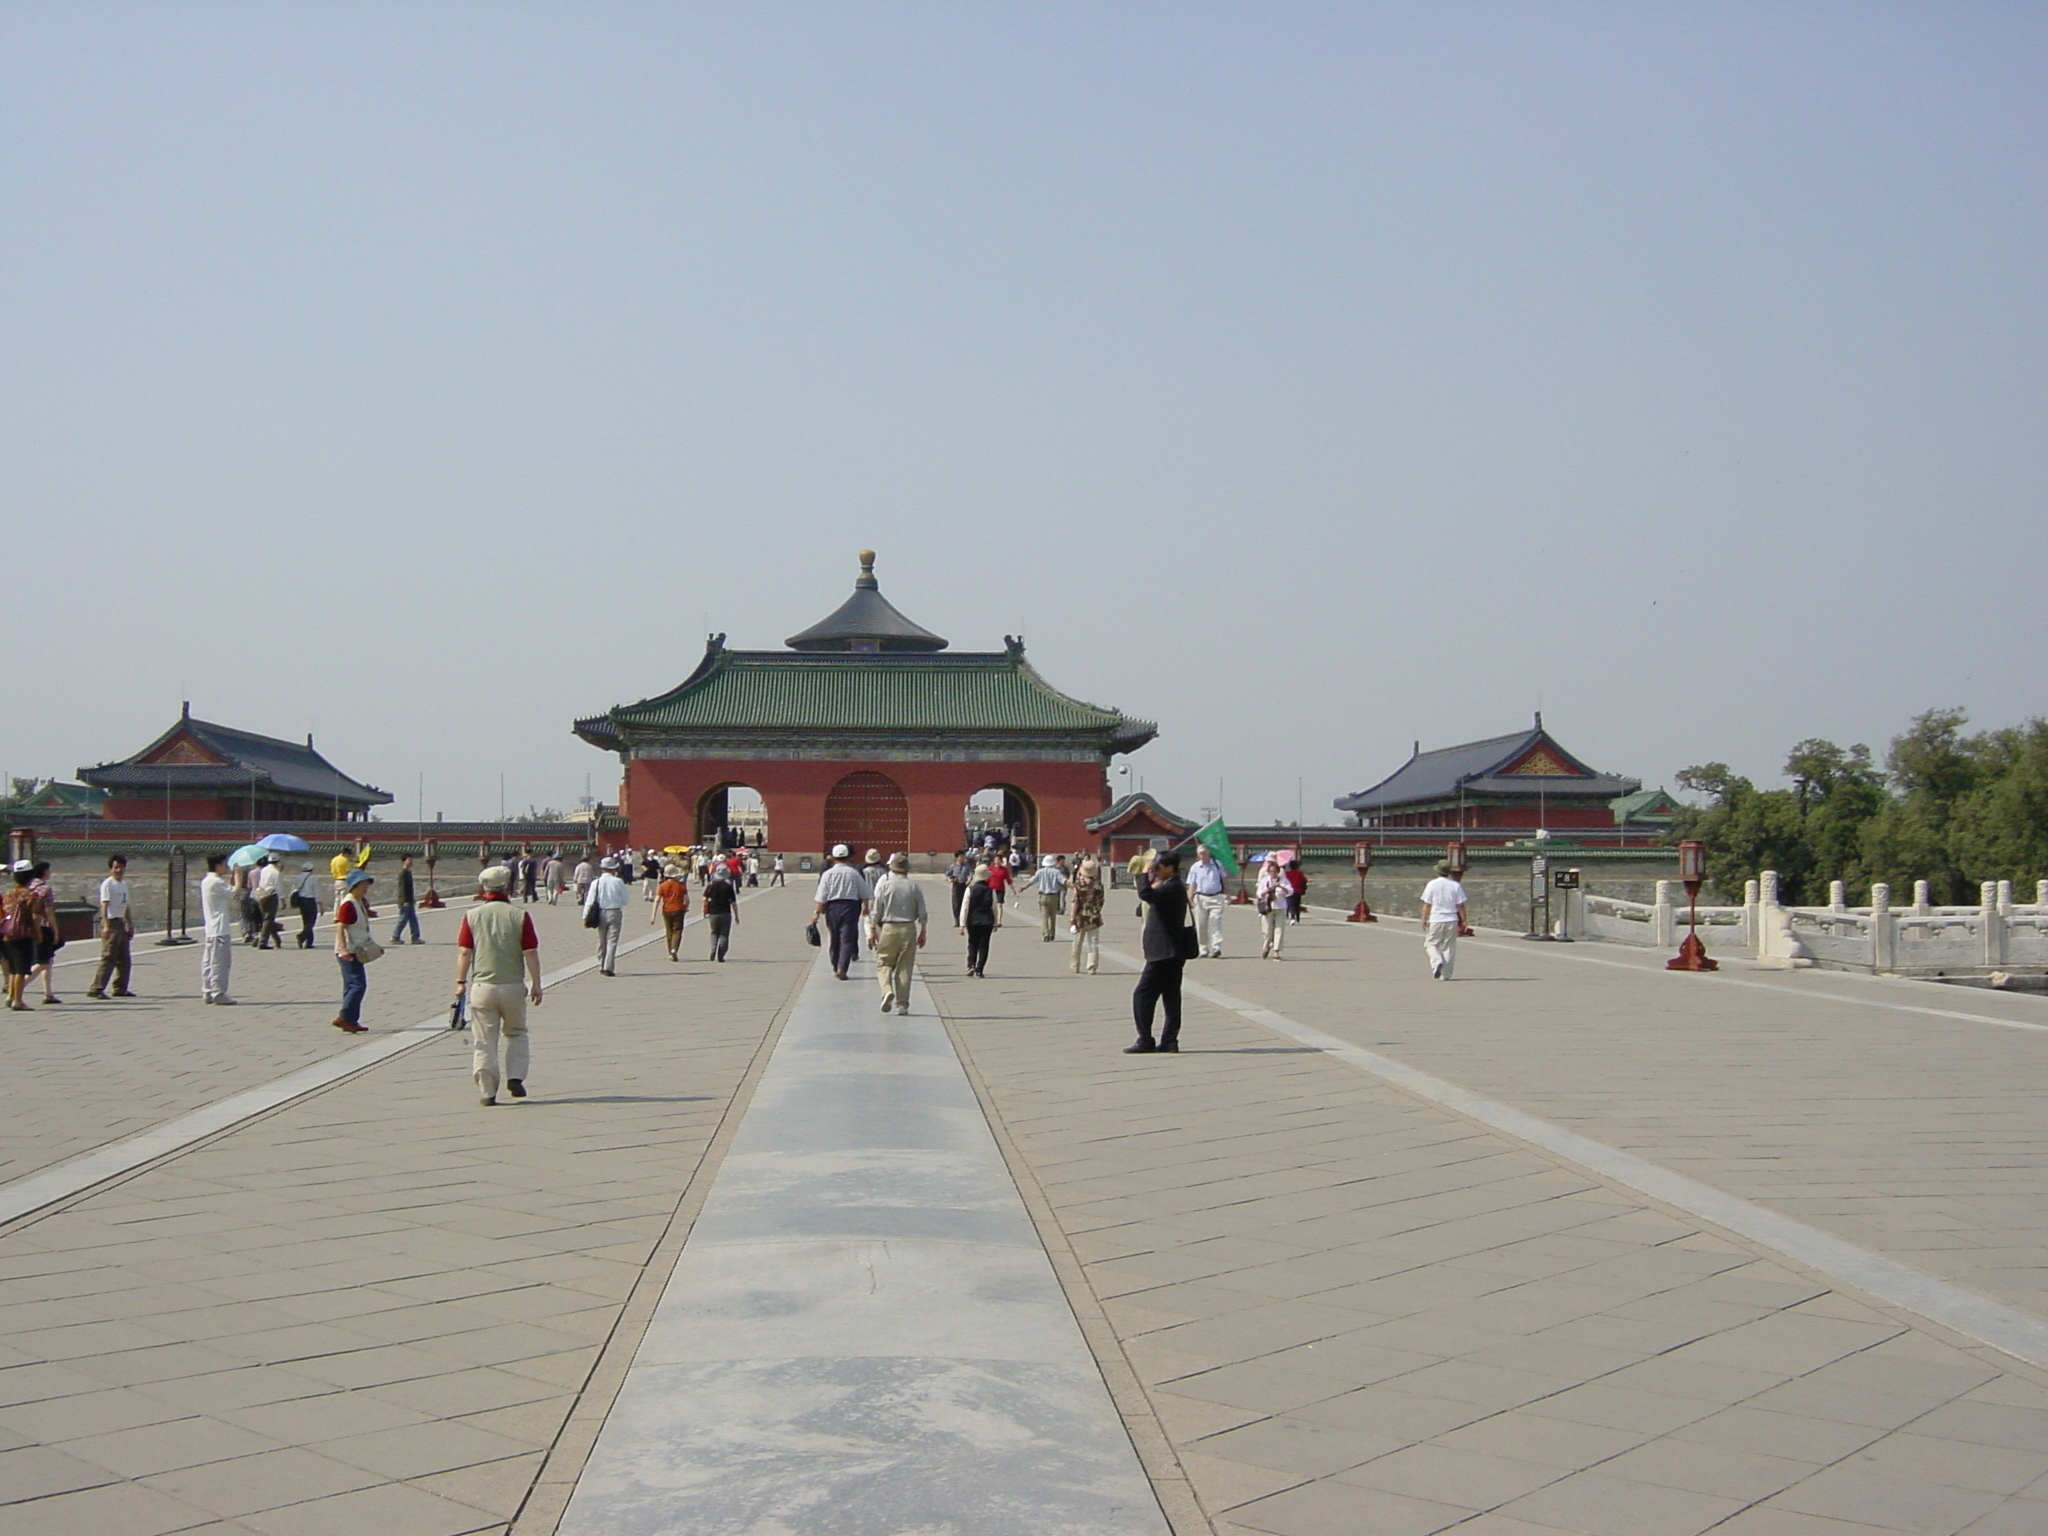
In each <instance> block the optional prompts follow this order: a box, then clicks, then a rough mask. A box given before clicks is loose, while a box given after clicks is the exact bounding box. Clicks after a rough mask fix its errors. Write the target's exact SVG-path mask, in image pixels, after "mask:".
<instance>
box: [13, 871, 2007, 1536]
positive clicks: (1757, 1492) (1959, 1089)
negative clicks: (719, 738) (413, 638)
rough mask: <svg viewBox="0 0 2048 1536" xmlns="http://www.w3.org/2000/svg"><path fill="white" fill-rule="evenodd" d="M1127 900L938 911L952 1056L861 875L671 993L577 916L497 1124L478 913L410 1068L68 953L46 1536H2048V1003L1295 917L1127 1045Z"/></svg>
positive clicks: (34, 1090)
mask: <svg viewBox="0 0 2048 1536" xmlns="http://www.w3.org/2000/svg"><path fill="white" fill-rule="evenodd" d="M933 894H934V896H935V898H938V899H943V888H942V887H936V886H935V887H934V889H933ZM1109 906H1110V912H1109V917H1110V927H1109V929H1108V931H1107V933H1106V936H1105V949H1106V953H1105V958H1104V974H1101V975H1098V976H1093V977H1090V976H1075V975H1073V974H1071V973H1069V971H1068V970H1067V968H1066V958H1067V950H1066V946H1065V945H1064V944H1046V943H1042V942H1041V941H1040V939H1039V937H1038V933H1037V925H1036V923H1035V922H1034V921H1032V920H1030V919H1029V918H1028V917H1025V916H1024V915H1023V912H1022V909H1021V908H1018V909H1015V910H1016V912H1017V914H1018V915H1017V917H1016V918H1015V919H1013V922H1012V924H1011V925H1010V926H1008V927H1006V928H1005V929H1004V930H1003V931H1002V932H1000V933H999V934H998V935H997V936H996V941H995V947H994V954H993V957H992V961H991V964H990V974H989V977H988V979H987V980H971V979H969V978H967V977H966V976H965V975H964V970H963V966H962V963H961V953H960V949H961V946H960V943H959V941H957V940H956V939H955V937H954V936H953V935H952V934H951V933H950V931H946V930H940V931H938V932H937V933H935V935H934V939H933V945H932V948H931V949H930V950H928V951H927V952H926V955H925V957H924V964H923V967H922V985H921V986H920V988H919V991H918V995H917V999H916V1001H917V1005H918V1009H919V1011H918V1012H916V1013H914V1014H913V1015H912V1017H910V1018H909V1019H898V1018H896V1017H894V1016H885V1015H882V1014H880V1013H879V1012H878V1011H876V1009H875V997H876V994H875V989H874V986H873V983H872V981H871V980H870V979H869V973H868V972H867V969H866V967H865V966H863V967H861V968H860V969H858V970H857V971H856V975H855V979H854V980H853V981H850V982H847V983H843V984H842V983H837V982H835V981H834V980H833V979H832V978H831V975H830V973H829V971H827V970H825V969H824V968H823V967H822V966H821V964H820V963H819V960H818V958H817V954H818V952H817V951H815V950H812V949H810V948H808V947H807V946H806V945H805V944H804V943H803V942H802V937H801V933H800V928H801V925H802V921H803V919H804V917H805V915H806V914H807V912H808V908H809V902H808V895H807V892H806V891H805V890H803V889H800V888H792V889H790V890H788V891H763V892H760V893H757V894H750V899H749V901H748V902H747V904H746V905H745V907H744V908H743V914H742V918H741V921H740V924H739V927H738V932H737V939H736V942H735V946H734V959H733V960H732V961H731V962H730V963H729V964H725V965H711V964H708V963H707V962H706V961H705V959H704V953H705V948H706V943H705V940H704V937H703V935H702V933H701V931H700V930H698V929H697V928H696V927H695V926H694V925H693V926H692V929H691V932H690V935H689V939H688V942H687V946H686V951H685V958H684V960H683V962H682V963H680V964H670V963H669V962H668V961H667V959H666V957H665V956H664V954H663V953H662V950H661V948H660V946H659V944H657V943H652V942H646V943H642V944H641V945H640V947H638V948H635V949H634V950H633V951H632V952H631V953H630V954H629V955H628V956H627V957H626V958H625V959H624V960H623V961H622V964H621V967H620V974H619V975H618V977H616V978H613V979H607V978H603V977H601V976H598V975H596V974H595V973H594V972H593V971H591V970H590V969H589V968H588V966H587V964H586V961H587V951H588V944H587V942H586V940H587V938H588V935H587V934H586V933H585V932H584V930H583V929H582V928H581V927H580V925H579V924H578V921H577V917H576V914H575V913H574V912H573V911H571V910H570V909H568V908H566V907H562V908H555V909H549V908H546V907H541V908H538V909H536V912H537V920H538V922H539V925H540V927H541V931H542V938H543V959H544V967H545V968H546V969H547V970H548V971H549V972H550V973H551V974H553V975H554V976H555V980H554V981H553V982H552V983H551V989H550V993H549V996H548V1000H547V1002H546V1004H545V1005H544V1006H543V1007H542V1008H541V1009H539V1010H538V1011H537V1012H536V1014H535V1015H534V1026H535V1056H534V1067H533V1075H532V1078H531V1086H532V1089H533V1097H531V1098H530V1099H528V1100H526V1101H525V1102H522V1103H501V1104H500V1105H499V1106H498V1107H496V1108H491V1109H485V1108H482V1107H480V1106H479V1105H478V1104H477V1102H476V1096H475V1093H474V1091H473V1089H472V1088H471V1086H470V1084H469V1081H468V1077H467V1072H468V1049H467V1045H466V1042H465V1040H464V1038H463V1037H461V1036H458V1035H455V1034H452V1033H450V1032H448V1031H446V1030H445V1029H442V1028H439V1027H438V1021H439V1019H440V1018H441V1016H442V1015H443V1014H444V1013H445V1009H446V1005H447V999H448V994H449V979H450V976H451V974H452V969H453V950H452V947H451V941H452V937H453V932H454V927H455V923H456V921H457V916H456V911H455V910H451V911H449V912H443V913H429V914H425V915H424V916H425V921H426V924H427V936H428V941H429V942H428V944H427V945H426V946H425V947H423V948H419V949H414V948H410V947H408V948H402V949H396V950H393V951H391V952H390V953H389V954H388V955H387V957H386V958H385V959H383V960H380V961H379V962H378V963H377V964H376V965H375V966H374V967H372V972H371V997H370V1006H369V1010H368V1012H367V1013H366V1016H365V1017H366V1021H367V1022H369V1023H371V1025H372V1026H373V1030H374V1031H375V1032H374V1033H372V1034H371V1035H368V1036H364V1037H360V1038H350V1037H345V1036H343V1035H341V1034H340V1033H338V1032H337V1031H335V1030H333V1029H331V1028H329V1027H328V1024H327V1020H328V1019H329V1018H331V1017H332V1015H333V1011H334V1000H335V993H336V977H335V970H334V965H333V962H332V960H331V959H330V958H329V957H328V955H327V954H326V952H325V950H324V949H323V950H320V951H315V952H313V953H301V952H298V951H295V950H286V951H283V952H282V953H275V954H256V953H252V952H249V951H247V950H240V949H238V950H237V952H236V969H235V982H234V990H235V992H236V994H237V995H238V996H239V997H240V999H241V1000H242V1001H241V1006H239V1007H237V1008H235V1009H213V1008H205V1007H202V1006H200V1005H199V1004H198V1002H197V999H196V996H195V995H194V994H195V992H196V984H195V983H196V969H197V957H196V955H195V953H194V952H193V951H191V950H182V951H179V950H158V949H154V948H145V949H144V950H143V952H142V953H143V958H142V962H141V965H140V967H139V969H138V973H137V978H136V982H135V985H136V988H137V990H138V991H139V992H141V993H142V994H143V996H142V997H141V998H139V999H137V1000H135V1001H133V1002H124V1003H93V1002H88V1001H86V1000H85V999H84V998H83V996H82V991H83V984H84V976H85V975H87V974H89V968H88V967H82V966H77V965H74V966H70V967H67V968H66V969H64V970H62V971H60V973H59V974H60V978H61V981H60V992H61V994H62V995H63V996H64V997H65V999H66V1001H65V1002H64V1004H63V1005H62V1006H61V1007H57V1008H48V1009H40V1010H37V1011H36V1012H34V1013H32V1014H27V1015H12V1016H10V1017H11V1018H12V1020H14V1022H12V1023H10V1025H9V1026H8V1028H9V1033H10V1035H11V1036H12V1047H13V1048H12V1050H11V1052H10V1060H11V1062H12V1063H13V1067H14V1072H13V1083H12V1089H13V1091H12V1094H11V1096H10V1109H11V1111H12V1113H11V1114H10V1116H9V1120H8V1123H7V1124H6V1126H5V1127H4V1128H0V1158H4V1172H0V1179H4V1180H5V1181H6V1182H5V1183H4V1184H0V1202H5V1201H7V1200H9V1199H11V1200H12V1201H13V1204H12V1205H5V1204H0V1209H4V1210H8V1211H11V1212H13V1213H14V1214H13V1217H12V1219H11V1220H10V1221H8V1222H7V1224H6V1225H5V1226H4V1227H0V1323H4V1332H0V1536H36V1533H44V1532H50V1533H62V1536H155V1533H170V1532H180V1531H192V1532H201V1531H203V1532H209V1533H221V1536H224V1533H230V1532H260V1533H266V1536H323V1533H334V1536H356V1533H369V1536H456V1533H463V1532H506V1531H510V1532H516V1533H518V1536H551V1533H554V1532H557V1531H560V1532H562V1533H564V1536H588V1533H594V1532H599V1531H606V1532H609V1531H620V1532H648V1533H654V1532H675V1533H692V1536H696V1533H703V1536H727V1533H730V1536H739V1533H743V1532H744V1533H754V1536H794V1533H798V1532H817V1533H829V1536H897V1533H901V1536H912V1533H916V1536H928V1533H936V1532H946V1533H953V1532H958V1533H961V1536H968V1533H976V1532H987V1533H1001V1536H1011V1533H1015V1536H1038V1533H1047V1532H1055V1533H1064V1532H1073V1533H1081V1532H1104V1533H1109V1532H1119V1533H1120V1532H1123V1531H1126V1530H1128V1531H1134V1532H1135V1531H1164V1530H1171V1531H1172V1532H1174V1533H1176V1536H1197V1533H1208V1532H1217V1533H1224V1536H1243V1533H1251V1532H1257V1533H1262V1536H1351V1533H1359V1536H1364V1533H1372V1536H1410V1533H1413V1536H1422V1533H1429V1532H1436V1531H1448V1530H1455V1531H1458V1532H1461V1533H1464V1536H1554V1533H1561V1532H1584V1533H1593V1536H1695V1533H1699V1532H1704V1531H1715V1532H1721V1533H1727V1536H1877V1533H1916V1536H1919V1533H1925V1536H1948V1533H1957V1532H1971V1533H1975V1536H2043V1533H2048V1267H2044V1254H2043V1244H2044V1236H2048V1213H2044V1205H2043V1199H2042V1193H2043V1183H2044V1180H2048V1156H2044V1149H2048V1132H2044V1130H2043V1128H2042V1123H2041V1116H2040V1115H2039V1113H2038V1109H2037V1093H2038V1085H2039V1083H2040V1080H2041V1073H2040V1071H2039V1068H2038V1065H2037V1061H2038V1053H2039V1052H2041V1051H2043V1050H2048V1007H2044V1005H2043V1004H2042V1003H2041V1002H2040V1001H2039V1000H2038V999H2031V998H2026V997H2011V996H2003V995H1995V994H1990V993H1983V992H1963V991H1945V990H1942V989H1939V988H1936V987H1932V986H1928V985H1922V984H1914V983H1901V982H1884V981H1874V980H1869V979H1864V978H1857V977H1851V976H1846V975H1836V974H1823V973H1815V972H1804V973H1796V974H1782V973H1774V972H1767V971H1759V970H1755V969H1753V968H1750V967H1749V966H1747V965H1745V964H1743V963H1740V962H1732V961H1731V962H1728V963H1727V964H1726V968H1725V969H1724V970H1723V971H1722V972H1721V973H1720V974H1719V975H1716V976H1691V975H1671V974H1668V973H1666V972H1664V971H1663V970H1662V969H1661V968H1660V960H1659V959H1658V958H1655V957H1650V956H1646V955H1643V954H1640V953H1635V952H1630V951H1626V950H1619V949H1611V948H1606V947H1602V946H1596V945H1575V946H1553V945H1539V944H1529V943H1524V942H1521V941H1519V940H1517V939H1514V938H1511V937H1508V936H1505V935H1492V934H1488V935H1484V936H1482V937H1481V938H1480V939H1478V940H1468V941H1466V943H1465V944H1464V945H1463V946H1462V948H1461V951H1460V956H1459V971H1458V979H1457V980H1456V981H1454V982H1452V983H1450V984H1448V985H1444V984H1436V983H1432V982H1431V981H1430V980H1429V978H1428V976H1427V974H1426V973H1425V972H1424V970H1423V967H1422V962H1421V958H1420V953H1419V945H1418V943H1417V941H1416V934H1415V929H1414V925H1413V924H1412V923H1406V922H1400V921H1387V922H1383V923H1381V924H1378V925H1375V926H1370V927H1356V926H1348V925H1345V924H1342V923H1338V922H1335V921H1332V920H1331V919H1332V918H1333V917H1334V916H1335V914H1331V913H1318V914H1314V915H1312V918H1311V921H1309V922H1307V923H1305V924H1304V925H1302V926H1301V927H1299V928H1297V929H1295V930H1293V932H1292V934H1291V935H1290V939H1289V944H1288V949H1287V958H1286V959H1285V961H1284V962H1282V963H1278V964H1274V963H1268V962H1262V961H1260V960H1258V959H1256V958H1253V956H1254V955H1255V953H1256V942H1257V941H1256V933H1255V927H1256V925H1255V920H1254V918H1253V917H1252V915H1251V914H1250V912H1249V910H1248V909H1237V910H1234V911H1233V912H1232V913H1231V915H1230V919H1229V922H1230V952H1229V953H1227V954H1226V956H1225V958H1224V959H1222V960H1221V961H1202V962H1198V963H1196V964H1194V965H1192V966H1191V967H1190V968H1189V978H1190V983H1191V996H1190V999H1189V1013H1188V1022H1187V1027H1186V1032H1185V1035H1184V1037H1183V1051H1182V1054H1180V1055H1179V1056H1177V1057H1164V1056H1152V1057H1126V1056H1124V1055H1122V1054H1121V1050H1120V1048H1121V1047H1122V1046H1123V1045H1124V1044H1126V1043H1127V1042H1128V1039H1129V1034H1130V1031H1129V1025H1128V996H1129V983H1130V974H1131V969H1130V967H1131V962H1130V958H1129V957H1130V956H1131V955H1132V954H1133V953H1134V952H1135V948H1136V939H1137V933H1136V926H1137V925H1136V923H1135V921H1134V919H1133V916H1132V902H1131V900H1130V898H1129V893H1128V892H1117V893H1115V894H1113V896H1112V898H1111V900H1110V904H1109ZM457 910H459V909H457ZM643 910H644V909H642V908H640V907H639V906H638V905H637V904H636V907H635V908H634V910H633V911H632V912H630V913H629V920H628V926H627V930H626V932H627V938H628V940H629V941H633V940H638V939H645V938H647V937H648V936H649V935H650V934H651V932H652V930H651V929H648V928H646V927H643V926H641V925H642V922H643ZM579 967H581V969H580V971H579V969H578V968H579ZM565 972H574V973H575V974H563V973H565ZM279 1083H282V1084H283V1085H284V1086H282V1087H281V1088H279V1089H277V1090H276V1091H274V1092H267V1093H266V1092H264V1091H263V1090H265V1089H266V1087H267V1086H268V1085H272V1084H279ZM224 1103H226V1104H227V1105H228V1107H227V1108H225V1109H221V1110H218V1111H215V1110H214V1109H213V1106H219V1105H222V1104H224ZM636 1361H637V1364H636Z"/></svg>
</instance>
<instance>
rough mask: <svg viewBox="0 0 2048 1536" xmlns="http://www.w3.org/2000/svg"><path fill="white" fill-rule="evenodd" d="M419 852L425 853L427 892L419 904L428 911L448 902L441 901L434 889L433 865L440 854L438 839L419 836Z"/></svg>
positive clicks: (439, 895)
mask: <svg viewBox="0 0 2048 1536" xmlns="http://www.w3.org/2000/svg"><path fill="white" fill-rule="evenodd" d="M420 852H422V853H423V854H425V855H426V858H427V894H426V895H424V896H422V897H421V898H420V905H421V906H423V907H425V908H427V909H428V910H430V911H431V910H433V909H434V908H436V907H445V906H447V905H448V903H447V902H445V901H443V900H442V899H441V893H440V892H439V891H437V890H435V889H434V865H435V863H436V862H437V861H438V860H439V859H440V856H441V842H440V839H439V838H433V837H424V838H421V839H420Z"/></svg>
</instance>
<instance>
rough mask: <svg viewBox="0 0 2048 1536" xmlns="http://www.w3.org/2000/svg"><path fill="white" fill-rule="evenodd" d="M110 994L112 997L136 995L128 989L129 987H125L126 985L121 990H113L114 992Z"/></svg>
mask: <svg viewBox="0 0 2048 1536" xmlns="http://www.w3.org/2000/svg"><path fill="white" fill-rule="evenodd" d="M108 995H109V996H110V997H133V996H135V994H134V993H133V992H130V991H129V990H128V989H127V988H125V987H123V988H122V989H121V990H119V991H118V992H112V993H109V994H108Z"/></svg>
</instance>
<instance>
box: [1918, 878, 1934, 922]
mask: <svg viewBox="0 0 2048 1536" xmlns="http://www.w3.org/2000/svg"><path fill="white" fill-rule="evenodd" d="M1933 910H1934V903H1933V902H1931V901H1929V900H1928V899H1927V882H1926V881H1925V880H1915V881H1914V882H1913V915H1914V916H1915V917H1925V916H1926V915H1927V914H1928V913H1930V912H1932V911H1933Z"/></svg>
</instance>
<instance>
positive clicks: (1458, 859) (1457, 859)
mask: <svg viewBox="0 0 2048 1536" xmlns="http://www.w3.org/2000/svg"><path fill="white" fill-rule="evenodd" d="M1444 862H1445V863H1446V864H1448V865H1450V866H1451V878H1452V879H1453V880H1455V881H1457V882H1458V883H1459V884H1460V885H1462V884H1464V883H1465V866H1466V863H1467V859H1466V855H1465V844H1464V841H1463V839H1459V840H1458V841H1456V842H1450V843H1446V844H1444ZM1458 937H1459V938H1461V939H1469V938H1473V937H1475V935H1474V934H1473V932H1472V926H1471V924H1469V923H1462V922H1461V923H1459V924H1458Z"/></svg>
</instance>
